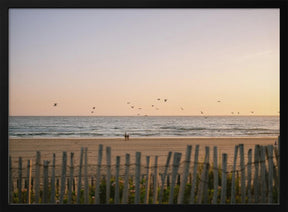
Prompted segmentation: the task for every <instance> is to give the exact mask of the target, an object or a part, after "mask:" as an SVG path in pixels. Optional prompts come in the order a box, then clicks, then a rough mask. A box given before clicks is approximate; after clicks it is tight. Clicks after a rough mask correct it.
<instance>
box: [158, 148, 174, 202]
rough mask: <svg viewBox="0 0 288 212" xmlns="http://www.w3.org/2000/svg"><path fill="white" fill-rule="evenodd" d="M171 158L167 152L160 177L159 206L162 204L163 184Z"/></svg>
mask: <svg viewBox="0 0 288 212" xmlns="http://www.w3.org/2000/svg"><path fill="white" fill-rule="evenodd" d="M171 156H172V152H169V153H168V156H167V160H166V164H165V170H164V173H163V174H162V175H161V188H160V193H159V203H160V204H161V203H162V198H163V190H164V184H165V179H166V176H167V172H168V168H169V163H170V159H171Z"/></svg>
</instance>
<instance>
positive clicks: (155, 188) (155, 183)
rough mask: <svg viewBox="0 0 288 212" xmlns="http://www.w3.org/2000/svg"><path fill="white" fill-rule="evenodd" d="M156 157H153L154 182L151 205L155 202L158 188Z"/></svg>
mask: <svg viewBox="0 0 288 212" xmlns="http://www.w3.org/2000/svg"><path fill="white" fill-rule="evenodd" d="M157 179H158V156H155V165H154V180H153V181H154V182H153V187H154V188H153V204H156V202H157V194H158V192H157V188H158V180H157Z"/></svg>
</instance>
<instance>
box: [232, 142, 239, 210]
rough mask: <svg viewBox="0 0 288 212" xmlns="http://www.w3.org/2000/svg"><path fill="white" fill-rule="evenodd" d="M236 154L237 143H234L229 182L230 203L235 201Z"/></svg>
mask: <svg viewBox="0 0 288 212" xmlns="http://www.w3.org/2000/svg"><path fill="white" fill-rule="evenodd" d="M237 154H238V145H235V149H234V163H233V170H232V182H231V204H234V203H235V202H236V200H235V196H236V189H235V187H236V184H235V172H236V164H237Z"/></svg>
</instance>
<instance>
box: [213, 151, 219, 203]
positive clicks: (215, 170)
mask: <svg viewBox="0 0 288 212" xmlns="http://www.w3.org/2000/svg"><path fill="white" fill-rule="evenodd" d="M217 159H218V155H217V146H214V147H213V177H214V178H213V181H214V182H213V190H214V191H213V199H212V204H216V203H217V197H218V161H217Z"/></svg>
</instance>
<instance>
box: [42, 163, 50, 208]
mask: <svg viewBox="0 0 288 212" xmlns="http://www.w3.org/2000/svg"><path fill="white" fill-rule="evenodd" d="M43 164H44V165H43V167H44V168H43V176H44V189H43V200H42V202H43V203H48V164H49V161H48V160H44V162H43Z"/></svg>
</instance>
